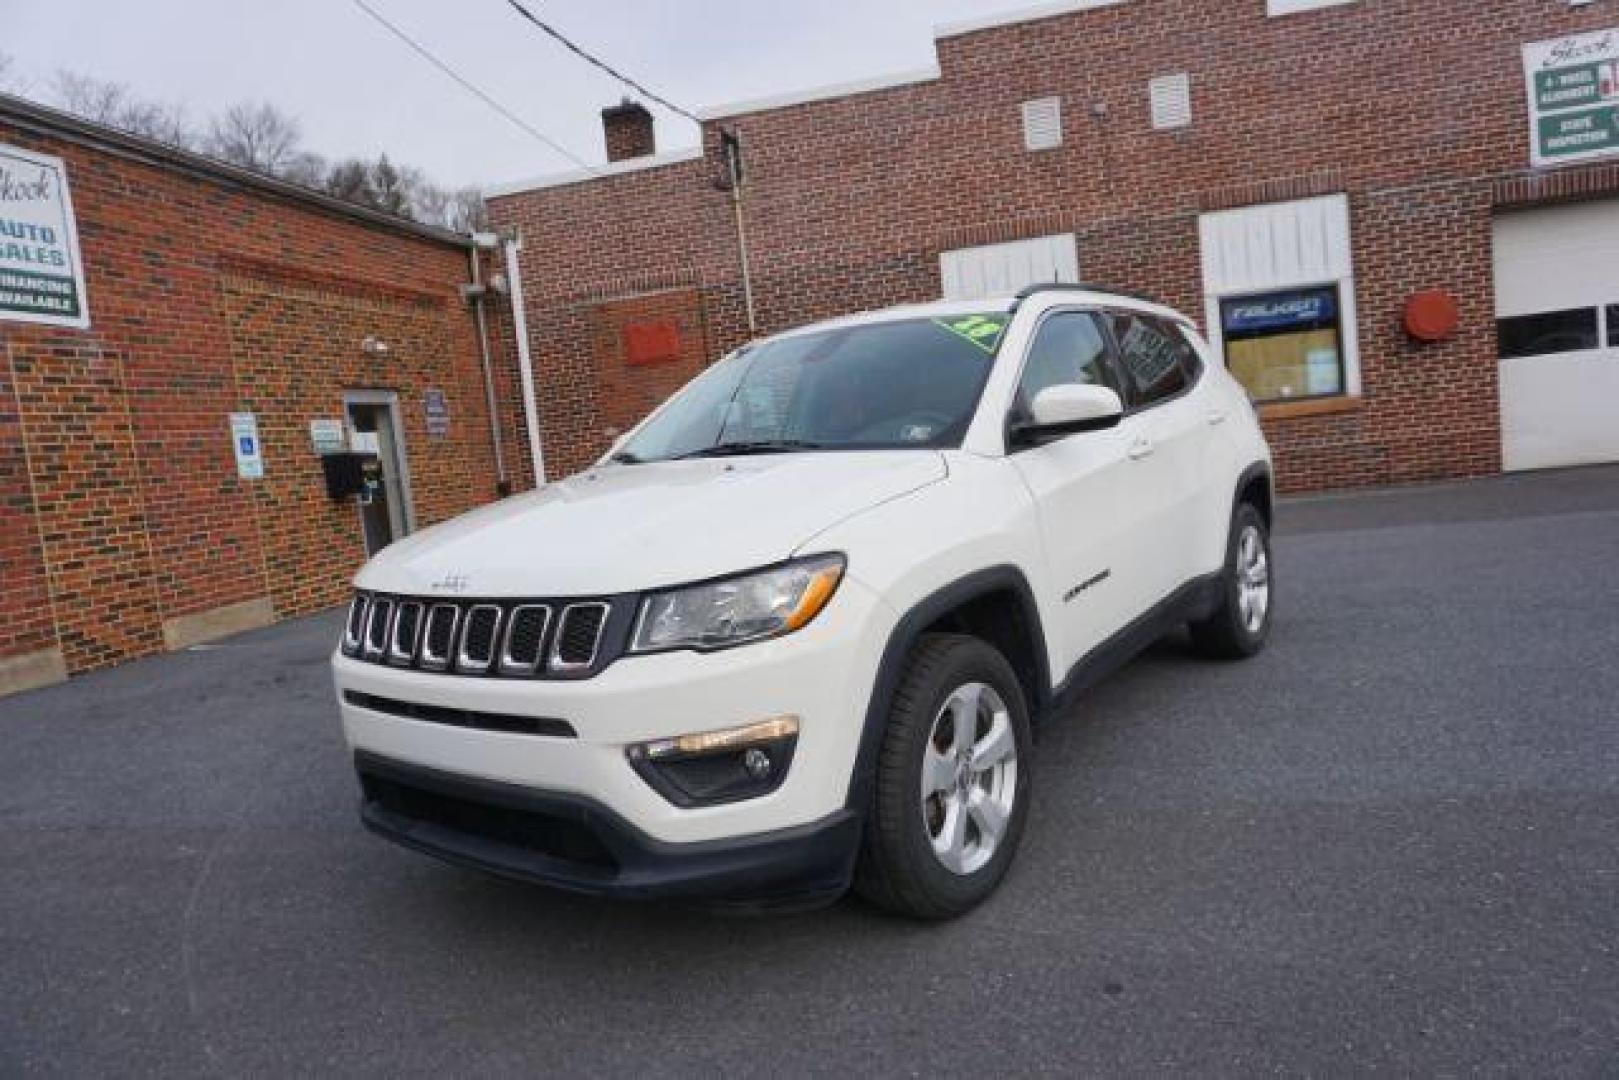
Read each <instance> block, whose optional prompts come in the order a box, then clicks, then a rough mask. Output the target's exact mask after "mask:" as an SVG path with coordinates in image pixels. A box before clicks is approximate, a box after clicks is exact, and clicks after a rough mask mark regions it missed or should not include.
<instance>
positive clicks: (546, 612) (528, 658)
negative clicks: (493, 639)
mask: <svg viewBox="0 0 1619 1080" xmlns="http://www.w3.org/2000/svg"><path fill="white" fill-rule="evenodd" d="M550 622H551V609H550V608H548V607H546V606H545V605H544V604H519V605H518V606H517V607H514V608H512V613H511V617H510V618H509V619H508V620H507V622H506V640H505V643H504V644H503V645H502V646H501V650H500V670H501V672H502V673H503V674H507V675H532V674H533V673H534V672H535V671H536V670H537V669H538V668H539V666H540V655H541V653H540V650H541V648H542V647H543V646H544V644H545V629H546V626H547V625H549V623H550Z"/></svg>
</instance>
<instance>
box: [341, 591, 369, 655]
mask: <svg viewBox="0 0 1619 1080" xmlns="http://www.w3.org/2000/svg"><path fill="white" fill-rule="evenodd" d="M369 603H370V600H369V598H368V597H367V596H366V595H365V593H355V594H354V599H353V600H351V601H349V617H348V619H347V621H345V622H344V623H343V653H344V655H345V656H353V655H354V654H355V653H357V652H359V651H360V643H361V641H362V639H363V638H364V637H365V617H366V615H367V614H368V612H367V610H366V608H367V606H368V604H369Z"/></svg>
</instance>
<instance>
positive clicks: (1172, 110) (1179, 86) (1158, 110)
mask: <svg viewBox="0 0 1619 1080" xmlns="http://www.w3.org/2000/svg"><path fill="white" fill-rule="evenodd" d="M1147 96H1148V97H1149V98H1151V99H1152V127H1153V130H1154V131H1169V130H1171V129H1173V128H1183V127H1187V126H1189V125H1190V124H1191V123H1192V77H1191V76H1190V75H1187V74H1186V73H1185V72H1182V73H1181V74H1179V75H1160V76H1159V77H1158V78H1156V79H1154V80H1152V81H1151V82H1150V83H1148V84H1147Z"/></svg>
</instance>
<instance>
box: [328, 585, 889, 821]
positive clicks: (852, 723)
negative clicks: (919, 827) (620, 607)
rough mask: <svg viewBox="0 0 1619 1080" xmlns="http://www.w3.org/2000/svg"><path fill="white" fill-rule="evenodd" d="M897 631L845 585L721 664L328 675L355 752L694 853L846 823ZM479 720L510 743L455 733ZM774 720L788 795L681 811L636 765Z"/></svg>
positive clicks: (673, 661)
mask: <svg viewBox="0 0 1619 1080" xmlns="http://www.w3.org/2000/svg"><path fill="white" fill-rule="evenodd" d="M892 625H893V617H892V613H891V611H890V609H889V608H888V606H887V605H886V604H884V603H883V602H882V601H881V600H880V599H878V597H877V596H876V594H875V593H874V592H873V591H872V590H870V589H869V588H867V587H866V586H864V585H863V583H861V582H860V581H859V580H858V579H857V578H854V577H852V576H849V577H846V578H845V579H844V581H843V583H842V584H841V585H840V587H839V589H838V594H837V596H836V597H834V598H833V600H832V602H831V603H830V604H828V605H827V608H826V610H825V611H823V612H822V613H821V615H820V616H819V617H818V618H816V619H815V620H814V621H813V622H811V623H810V624H809V625H808V626H806V627H804V628H803V629H801V630H799V631H798V632H796V633H793V634H790V635H788V636H786V637H782V638H778V639H775V640H771V641H764V642H758V643H755V644H751V645H744V646H741V647H739V648H735V649H729V650H726V651H723V652H714V653H693V652H669V653H658V654H654V655H648V656H634V657H625V658H622V659H620V660H618V661H616V662H615V663H613V664H611V665H609V666H608V667H607V668H606V669H605V670H603V671H601V672H600V673H598V674H596V675H594V676H592V677H590V678H588V679H574V680H544V679H537V680H523V679H498V678H479V677H472V676H461V675H447V674H439V673H432V672H423V671H412V670H403V669H399V668H390V667H385V666H383V665H379V664H373V663H362V662H360V661H357V660H354V659H352V658H349V657H345V656H343V655H341V654H339V655H337V656H334V657H333V660H332V670H333V675H334V681H335V682H336V686H337V691H338V706H339V709H340V711H341V713H342V717H343V730H344V735H345V737H346V739H347V741H348V744H349V748H350V749H351V750H352V751H353V752H355V753H357V754H359V753H364V754H370V755H374V756H376V757H380V758H386V759H388V760H391V761H395V762H401V763H403V764H406V765H414V766H418V767H421V768H425V769H429V770H433V771H436V772H439V773H445V774H448V775H451V776H454V777H461V778H465V779H468V780H473V781H491V782H493V783H496V784H504V785H509V786H511V787H514V788H517V789H520V790H526V791H529V792H532V793H535V794H537V795H539V794H543V795H548V796H549V795H555V796H560V797H564V798H569V797H580V798H583V799H585V800H589V801H590V802H592V803H594V804H596V805H598V806H600V807H602V808H603V809H605V810H606V811H608V812H610V813H611V814H613V815H614V816H615V817H617V818H618V819H620V820H622V821H623V822H624V823H626V824H627V825H628V826H630V828H631V829H633V830H634V832H636V833H638V834H641V835H643V836H645V837H647V838H649V839H650V840H653V841H655V842H658V843H661V844H669V845H677V846H679V847H681V848H686V847H691V846H693V845H699V844H704V843H709V842H719V841H723V842H726V843H732V842H739V838H743V837H749V836H754V835H761V834H773V833H779V832H781V831H783V830H790V829H795V828H800V827H804V826H808V825H810V824H812V823H816V822H821V821H824V820H826V819H828V818H829V817H830V816H831V815H833V814H834V813H835V812H836V811H839V810H841V809H843V808H844V806H845V804H846V802H847V801H848V795H849V782H850V777H851V775H852V772H853V769H854V764H855V755H856V751H857V749H858V747H859V744H860V732H861V728H862V726H863V723H864V719H865V712H866V706H867V699H868V698H869V696H870V693H871V688H872V685H873V683H874V681H875V679H876V669H877V664H878V662H879V660H880V658H881V655H882V651H883V643H884V642H885V641H886V639H887V635H888V632H889V629H890V628H891V627H892ZM383 706H387V707H383ZM467 712H471V713H477V714H481V715H485V716H494V717H497V718H501V719H502V721H503V723H504V724H505V726H506V727H507V729H506V730H489V729H488V726H487V725H486V726H485V727H483V728H477V727H469V726H458V725H457V724H456V723H455V722H454V720H455V717H456V716H457V715H459V714H462V713H467ZM413 714H414V715H413ZM775 716H796V717H798V718H799V736H798V743H797V745H796V747H795V749H794V752H793V757H792V764H791V767H790V769H789V770H788V772H787V775H786V777H785V778H784V779H783V781H782V783H781V785H780V786H779V787H778V788H776V789H775V790H774V791H772V792H771V793H769V794H767V795H762V796H759V797H757V798H751V799H747V800H744V801H739V802H734V803H727V804H724V805H711V806H698V807H679V806H676V805H674V804H673V803H671V802H670V800H669V799H667V798H665V797H664V796H663V795H661V794H659V793H658V792H657V791H655V790H654V789H653V788H652V786H651V785H649V784H648V783H647V782H646V781H645V780H644V779H643V778H642V777H641V776H640V775H639V774H638V773H637V772H636V771H635V769H634V767H633V766H632V764H631V762H630V760H629V758H628V756H627V749H628V748H629V747H631V746H633V745H636V744H639V743H645V742H648V741H650V740H654V739H661V738H668V737H675V736H680V735H685V734H691V733H697V732H704V731H717V730H723V729H727V728H732V727H739V726H742V725H744V724H748V723H753V722H757V721H760V720H764V719H767V718H770V717H775ZM435 718H437V720H438V721H439V722H435ZM524 728H526V730H523V729H524Z"/></svg>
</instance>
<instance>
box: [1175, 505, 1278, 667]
mask: <svg viewBox="0 0 1619 1080" xmlns="http://www.w3.org/2000/svg"><path fill="white" fill-rule="evenodd" d="M1270 619H1271V553H1270V530H1269V529H1267V528H1266V527H1265V519H1264V518H1263V517H1261V516H1260V513H1259V511H1258V510H1257V509H1256V508H1255V507H1254V505H1253V504H1252V503H1243V504H1242V505H1241V506H1239V507H1237V512H1236V513H1235V514H1234V515H1232V519H1231V537H1230V540H1229V541H1228V543H1227V550H1226V567H1225V570H1224V572H1223V573H1222V574H1221V576H1220V600H1219V603H1218V606H1216V607H1215V609H1214V611H1213V612H1212V613H1210V615H1209V616H1208V617H1207V618H1205V619H1200V620H1198V621H1197V622H1194V623H1192V624H1191V626H1192V643H1193V644H1194V645H1196V646H1197V647H1198V649H1199V650H1201V651H1202V652H1203V653H1204V654H1205V655H1208V656H1213V657H1218V658H1220V659H1227V660H1239V659H1242V658H1243V657H1248V656H1252V655H1254V654H1255V653H1257V652H1258V651H1259V650H1260V649H1262V648H1264V646H1265V638H1266V637H1267V636H1268V635H1269V634H1270Z"/></svg>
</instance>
